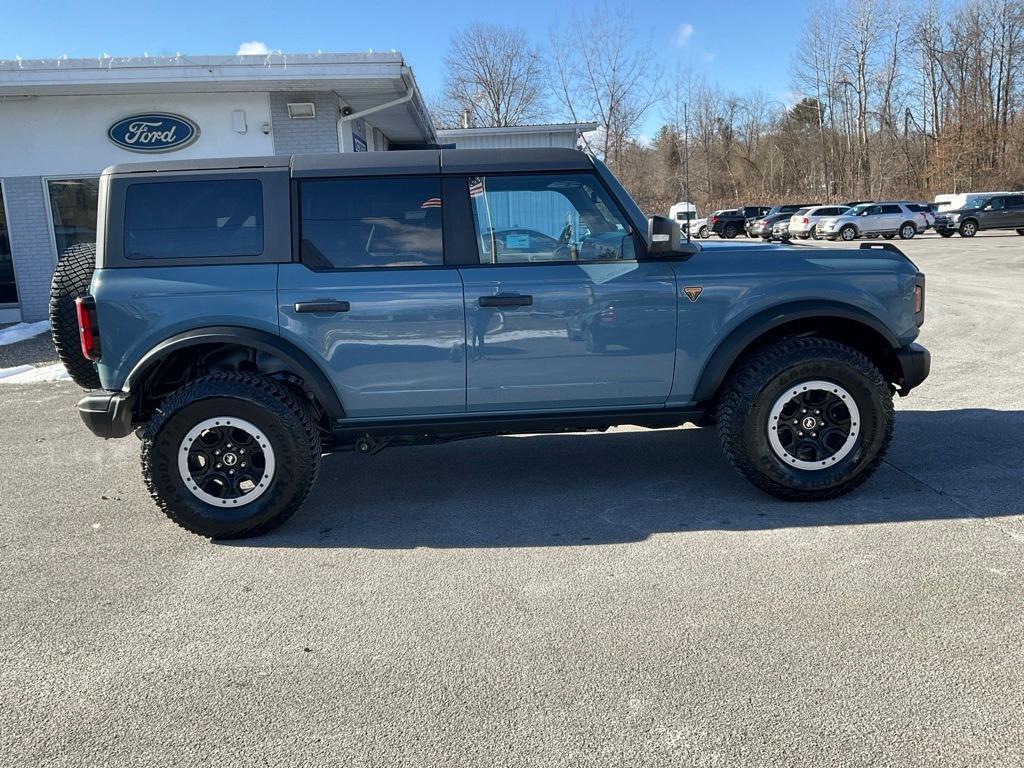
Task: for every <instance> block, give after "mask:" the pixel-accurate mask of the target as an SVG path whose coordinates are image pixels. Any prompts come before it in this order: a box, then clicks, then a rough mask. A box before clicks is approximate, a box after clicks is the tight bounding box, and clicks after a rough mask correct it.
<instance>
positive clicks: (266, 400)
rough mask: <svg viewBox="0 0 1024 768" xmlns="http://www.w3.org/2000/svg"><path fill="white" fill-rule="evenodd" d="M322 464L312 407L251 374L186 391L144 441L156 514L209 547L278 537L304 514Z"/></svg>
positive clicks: (164, 409) (207, 381)
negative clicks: (213, 542) (277, 531)
mask: <svg viewBox="0 0 1024 768" xmlns="http://www.w3.org/2000/svg"><path fill="white" fill-rule="evenodd" d="M319 464H320V435H319V432H318V431H317V428H316V425H315V424H314V423H313V421H312V419H311V418H310V412H309V408H308V407H307V406H306V404H305V403H304V402H302V401H301V400H300V399H299V398H298V397H297V396H296V395H295V394H293V393H292V392H291V391H290V390H289V389H287V388H285V387H284V386H283V385H281V384H279V383H277V382H276V381H273V380H272V379H268V378H266V377H263V376H257V375H253V374H241V373H215V374H211V375H209V376H204V377H203V378H200V379H197V380H196V381H194V382H192V383H191V384H187V385H185V386H184V387H182V388H181V389H180V390H178V391H177V392H176V393H174V394H173V395H171V396H170V397H169V398H168V399H167V400H166V401H165V402H164V403H163V405H161V406H160V408H159V410H158V411H157V413H156V414H155V415H154V416H153V418H152V419H151V420H150V422H149V424H148V425H147V426H146V429H145V432H144V434H143V443H142V473H143V476H144V478H145V480H146V485H147V486H148V488H149V492H150V494H151V495H152V497H153V499H154V500H155V501H156V503H157V505H158V506H159V507H160V508H161V509H162V510H163V511H164V513H165V514H166V515H167V516H168V517H169V518H170V519H171V520H173V521H174V522H176V523H177V524H178V525H180V526H181V527H182V528H185V529H186V530H188V531H191V532H192V533H196V534H198V535H200V536H207V537H210V538H214V539H233V538H243V537H247V536H258V535H259V534H261V533H265V532H266V531H269V530H271V529H272V528H276V527H277V526H278V525H280V524H281V523H283V522H284V521H285V520H287V519H288V518H289V517H291V516H292V515H293V514H294V513H295V511H296V510H297V509H298V508H299V506H301V504H302V502H303V500H304V499H305V498H306V495H307V494H308V493H309V490H310V488H311V487H312V485H313V481H314V480H315V479H316V474H317V470H318V468H319Z"/></svg>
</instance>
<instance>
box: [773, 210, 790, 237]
mask: <svg viewBox="0 0 1024 768" xmlns="http://www.w3.org/2000/svg"><path fill="white" fill-rule="evenodd" d="M792 218H793V217H792V216H783V217H782V218H781V219H779V220H778V221H776V222H775V224H774V225H773V226H772V239H773V240H778V241H779V242H782V243H788V242H789V240H790V234H789V224H790V221H791V220H792Z"/></svg>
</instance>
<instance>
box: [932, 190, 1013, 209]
mask: <svg viewBox="0 0 1024 768" xmlns="http://www.w3.org/2000/svg"><path fill="white" fill-rule="evenodd" d="M1012 194H1013V193H1012V192H1007V191H1003V192H1000V191H995V192H957V193H953V194H944V195H936V196H935V203H934V204H935V206H936V208H937V211H936V213H944V212H945V211H959V210H962V209H964V208H975V207H977V204H978V203H980V202H982V201H983V200H988V199H989V198H990V197H995V196H996V195H1012Z"/></svg>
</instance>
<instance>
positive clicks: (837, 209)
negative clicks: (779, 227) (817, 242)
mask: <svg viewBox="0 0 1024 768" xmlns="http://www.w3.org/2000/svg"><path fill="white" fill-rule="evenodd" d="M848 210H849V208H847V207H846V206H845V205H814V206H811V207H810V208H801V209H800V210H798V211H797V212H796V213H794V214H793V215H792V217H790V220H789V235H790V237H799V238H800V239H801V240H807V239H808V238H811V237H813V238H817V237H818V223H819V222H820V221H821V220H822V219H826V218H829V217H832V216H842V215H843V214H844V213H846V212H847V211H848Z"/></svg>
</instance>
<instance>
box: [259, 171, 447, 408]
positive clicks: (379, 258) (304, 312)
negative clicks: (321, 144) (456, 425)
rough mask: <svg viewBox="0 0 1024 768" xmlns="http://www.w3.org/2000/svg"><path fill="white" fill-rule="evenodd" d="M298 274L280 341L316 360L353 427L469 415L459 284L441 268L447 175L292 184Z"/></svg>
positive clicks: (285, 268) (290, 269)
mask: <svg viewBox="0 0 1024 768" xmlns="http://www.w3.org/2000/svg"><path fill="white" fill-rule="evenodd" d="M295 184H296V185H297V187H296V190H295V194H296V195H297V199H298V205H297V212H296V216H295V218H296V219H297V226H298V228H299V253H300V255H301V261H300V262H299V263H291V264H282V265H281V266H280V272H279V277H278V302H279V317H280V325H281V335H282V336H284V337H285V338H289V339H291V340H292V341H294V342H296V343H297V344H299V346H301V347H302V348H304V349H305V350H306V351H307V352H309V353H310V354H311V355H312V356H313V357H314V359H319V360H320V361H321V364H322V365H323V367H324V369H325V370H326V371H327V372H328V375H329V376H331V378H332V379H333V381H334V384H335V387H336V388H337V390H338V394H339V397H340V398H341V402H342V406H343V407H344V408H345V412H346V414H347V415H348V416H350V417H353V418H359V417H366V416H403V415H410V416H415V415H430V414H443V413H454V412H462V411H464V410H465V407H466V391H465V390H466V367H465V361H464V357H463V344H464V343H465V334H466V326H465V317H464V314H463V295H462V279H461V278H460V277H459V272H458V269H457V268H455V267H446V266H445V265H444V256H443V245H442V243H443V236H442V213H443V208H442V195H441V180H440V176H439V175H420V176H407V177H403V176H380V177H374V178H304V179H299V180H297V181H296V182H295Z"/></svg>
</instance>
